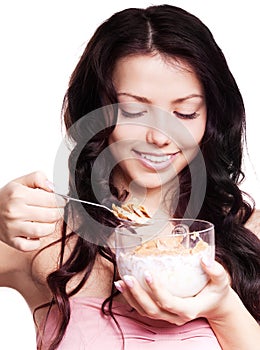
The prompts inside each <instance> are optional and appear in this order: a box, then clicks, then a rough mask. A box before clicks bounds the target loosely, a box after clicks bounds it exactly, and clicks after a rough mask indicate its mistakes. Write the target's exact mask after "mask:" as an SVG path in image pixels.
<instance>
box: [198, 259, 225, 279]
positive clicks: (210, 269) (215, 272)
mask: <svg viewBox="0 0 260 350" xmlns="http://www.w3.org/2000/svg"><path fill="white" fill-rule="evenodd" d="M201 266H202V268H203V270H204V271H205V272H206V273H207V275H208V276H209V278H210V279H211V281H212V283H213V284H216V285H225V284H228V283H229V278H228V274H227V272H226V270H225V269H224V267H223V266H222V265H221V264H220V263H218V262H217V261H213V262H212V263H210V264H208V262H207V261H205V260H203V259H202V261H201Z"/></svg>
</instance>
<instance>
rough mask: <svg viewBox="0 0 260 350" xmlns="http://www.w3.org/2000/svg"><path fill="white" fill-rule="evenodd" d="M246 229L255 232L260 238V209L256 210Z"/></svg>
mask: <svg viewBox="0 0 260 350" xmlns="http://www.w3.org/2000/svg"><path fill="white" fill-rule="evenodd" d="M245 227H246V228H248V229H249V230H250V231H252V232H254V233H255V234H256V235H257V236H258V237H259V238H260V209H255V210H254V211H253V214H252V215H251V216H250V218H249V220H248V221H247V222H246V224H245Z"/></svg>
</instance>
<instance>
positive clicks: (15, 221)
mask: <svg viewBox="0 0 260 350" xmlns="http://www.w3.org/2000/svg"><path fill="white" fill-rule="evenodd" d="M51 192H52V188H51V183H50V182H48V180H47V178H46V176H45V175H44V174H43V173H41V172H34V173H31V174H29V175H25V176H22V177H20V178H18V179H15V180H13V181H11V182H9V183H8V184H7V185H6V186H4V187H3V188H1V189H0V240H1V241H3V242H5V243H6V244H8V245H10V246H12V247H14V248H16V249H19V250H22V251H31V250H35V249H38V248H39V247H40V238H41V237H44V236H47V235H50V234H51V233H53V232H54V231H55V226H56V223H57V221H59V220H60V219H61V215H62V212H63V207H64V205H65V201H63V200H59V203H57V201H56V198H55V195H54V194H53V193H51Z"/></svg>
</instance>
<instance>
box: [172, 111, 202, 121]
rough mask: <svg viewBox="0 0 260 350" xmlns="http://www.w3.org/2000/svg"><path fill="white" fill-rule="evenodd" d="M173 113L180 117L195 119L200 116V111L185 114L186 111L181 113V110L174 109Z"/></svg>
mask: <svg viewBox="0 0 260 350" xmlns="http://www.w3.org/2000/svg"><path fill="white" fill-rule="evenodd" d="M173 113H174V114H175V115H176V116H177V117H178V118H180V119H195V118H197V117H198V116H199V113H197V112H194V113H191V114H184V113H179V112H176V111H174V112H173Z"/></svg>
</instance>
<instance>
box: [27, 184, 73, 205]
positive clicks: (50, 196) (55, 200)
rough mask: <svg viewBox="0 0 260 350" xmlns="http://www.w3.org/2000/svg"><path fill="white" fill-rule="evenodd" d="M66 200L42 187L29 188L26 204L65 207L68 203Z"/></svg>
mask: <svg viewBox="0 0 260 350" xmlns="http://www.w3.org/2000/svg"><path fill="white" fill-rule="evenodd" d="M66 203H67V202H66V200H65V199H64V198H62V197H60V196H56V195H55V194H54V193H49V192H47V191H45V190H42V189H38V188H37V189H32V188H27V196H26V204H27V205H30V206H39V207H49V208H56V207H59V208H63V207H64V206H65V205H66Z"/></svg>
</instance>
